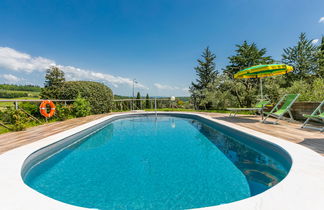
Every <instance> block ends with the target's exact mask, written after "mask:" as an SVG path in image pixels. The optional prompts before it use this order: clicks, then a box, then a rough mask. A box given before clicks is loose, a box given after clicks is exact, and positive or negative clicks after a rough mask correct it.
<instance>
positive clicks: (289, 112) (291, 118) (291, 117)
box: [288, 110, 294, 122]
mask: <svg viewBox="0 0 324 210" xmlns="http://www.w3.org/2000/svg"><path fill="white" fill-rule="evenodd" d="M288 114H289V116H290V120H289V122H292V121H293V120H294V117H293V116H292V114H291V111H290V110H288Z"/></svg>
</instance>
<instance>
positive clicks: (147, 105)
mask: <svg viewBox="0 0 324 210" xmlns="http://www.w3.org/2000/svg"><path fill="white" fill-rule="evenodd" d="M145 99H146V100H145V108H146V109H150V108H151V104H150V97H149V94H148V93H147V94H146V97H145Z"/></svg>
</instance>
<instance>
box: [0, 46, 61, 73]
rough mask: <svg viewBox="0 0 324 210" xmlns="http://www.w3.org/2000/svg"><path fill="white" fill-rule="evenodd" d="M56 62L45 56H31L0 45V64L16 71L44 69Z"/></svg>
mask: <svg viewBox="0 0 324 210" xmlns="http://www.w3.org/2000/svg"><path fill="white" fill-rule="evenodd" d="M54 64H55V62H54V61H52V60H49V59H46V58H43V57H31V56H30V55H28V54H26V53H22V52H18V51H16V50H14V49H12V48H9V47H0V66H1V67H3V68H5V69H9V70H14V71H24V72H27V73H30V72H33V71H43V70H45V69H46V68H48V67H49V66H50V65H54Z"/></svg>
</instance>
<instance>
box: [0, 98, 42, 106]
mask: <svg viewBox="0 0 324 210" xmlns="http://www.w3.org/2000/svg"><path fill="white" fill-rule="evenodd" d="M15 99H16V100H27V99H29V100H35V99H39V98H38V97H19V98H0V100H15ZM14 105H15V104H14V102H0V108H1V107H2V108H3V107H7V106H14ZM18 105H19V102H18Z"/></svg>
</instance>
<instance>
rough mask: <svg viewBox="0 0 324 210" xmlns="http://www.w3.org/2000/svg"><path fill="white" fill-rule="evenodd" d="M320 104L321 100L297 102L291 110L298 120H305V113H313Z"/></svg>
mask: <svg viewBox="0 0 324 210" xmlns="http://www.w3.org/2000/svg"><path fill="white" fill-rule="evenodd" d="M319 105H320V102H295V103H294V104H293V106H292V110H291V111H292V114H293V117H294V118H295V119H296V120H304V119H305V118H304V117H303V114H312V113H313V111H314V110H315V109H316V108H317V107H318V106H319ZM323 108H324V107H322V109H323Z"/></svg>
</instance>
